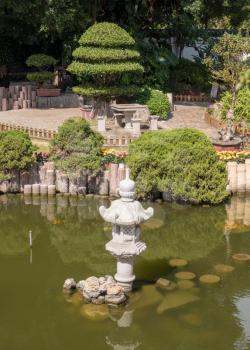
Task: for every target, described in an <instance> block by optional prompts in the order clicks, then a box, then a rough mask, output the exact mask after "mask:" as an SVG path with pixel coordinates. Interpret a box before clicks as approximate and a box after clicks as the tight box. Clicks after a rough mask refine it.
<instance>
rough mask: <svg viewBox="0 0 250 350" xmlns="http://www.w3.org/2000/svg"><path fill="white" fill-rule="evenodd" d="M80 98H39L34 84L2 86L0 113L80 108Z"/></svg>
mask: <svg viewBox="0 0 250 350" xmlns="http://www.w3.org/2000/svg"><path fill="white" fill-rule="evenodd" d="M79 106H80V102H79V97H78V95H76V94H73V93H68V94H61V95H60V96H56V97H40V96H37V92H36V86H34V85H32V84H22V85H18V84H17V85H10V86H9V88H5V87H1V86H0V111H7V110H11V109H15V110H17V109H29V108H78V107H79Z"/></svg>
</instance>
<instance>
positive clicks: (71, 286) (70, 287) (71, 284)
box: [63, 278, 76, 291]
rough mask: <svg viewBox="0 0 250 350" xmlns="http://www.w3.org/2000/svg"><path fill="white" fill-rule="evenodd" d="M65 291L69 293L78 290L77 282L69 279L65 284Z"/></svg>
mask: <svg viewBox="0 0 250 350" xmlns="http://www.w3.org/2000/svg"><path fill="white" fill-rule="evenodd" d="M63 289H64V290H68V291H70V290H73V289H76V281H75V280H74V278H67V279H66V280H65V282H64V284H63Z"/></svg>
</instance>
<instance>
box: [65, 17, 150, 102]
mask: <svg viewBox="0 0 250 350" xmlns="http://www.w3.org/2000/svg"><path fill="white" fill-rule="evenodd" d="M79 44H80V47H78V48H77V49H75V50H74V52H73V57H74V58H75V61H73V62H72V63H71V64H70V65H69V66H68V71H69V72H70V73H72V74H75V75H76V76H77V78H78V80H79V82H80V85H79V86H77V87H75V88H73V91H74V92H76V93H78V94H81V95H84V96H94V97H101V98H104V99H108V98H111V97H114V96H122V95H128V94H133V93H134V92H138V91H139V89H138V80H139V79H140V76H141V75H142V74H143V67H142V66H141V65H140V64H139V52H138V51H137V50H136V47H135V41H134V39H133V38H132V37H131V36H130V35H129V34H128V33H127V32H126V31H125V30H124V29H122V28H121V27H119V26H118V25H116V24H114V23H108V22H103V23H97V24H94V25H93V26H91V27H90V28H89V29H88V30H87V31H86V32H85V33H84V34H83V35H82V36H81V38H80V40H79Z"/></svg>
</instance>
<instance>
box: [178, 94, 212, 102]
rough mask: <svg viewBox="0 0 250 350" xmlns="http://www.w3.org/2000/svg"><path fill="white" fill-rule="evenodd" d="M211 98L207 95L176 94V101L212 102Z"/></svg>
mask: <svg viewBox="0 0 250 350" xmlns="http://www.w3.org/2000/svg"><path fill="white" fill-rule="evenodd" d="M210 101H211V98H210V97H209V96H207V95H204V94H200V95H188V94H174V102H210Z"/></svg>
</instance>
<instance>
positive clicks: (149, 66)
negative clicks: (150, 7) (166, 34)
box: [138, 36, 177, 92]
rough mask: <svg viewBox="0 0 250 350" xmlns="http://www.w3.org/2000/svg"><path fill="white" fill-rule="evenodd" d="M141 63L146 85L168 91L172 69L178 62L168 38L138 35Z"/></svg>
mask: <svg viewBox="0 0 250 350" xmlns="http://www.w3.org/2000/svg"><path fill="white" fill-rule="evenodd" d="M138 47H139V50H140V53H141V63H142V65H143V67H144V71H145V72H144V75H143V82H144V84H145V85H146V86H151V87H152V88H155V89H159V90H162V91H164V92H165V91H167V90H168V88H169V76H170V70H171V68H172V67H173V66H175V64H176V63H177V58H176V56H175V55H174V54H173V53H172V52H171V47H169V45H168V43H166V40H163V39H162V38H159V39H156V38H152V37H142V38H141V37H140V36H139V37H138Z"/></svg>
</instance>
